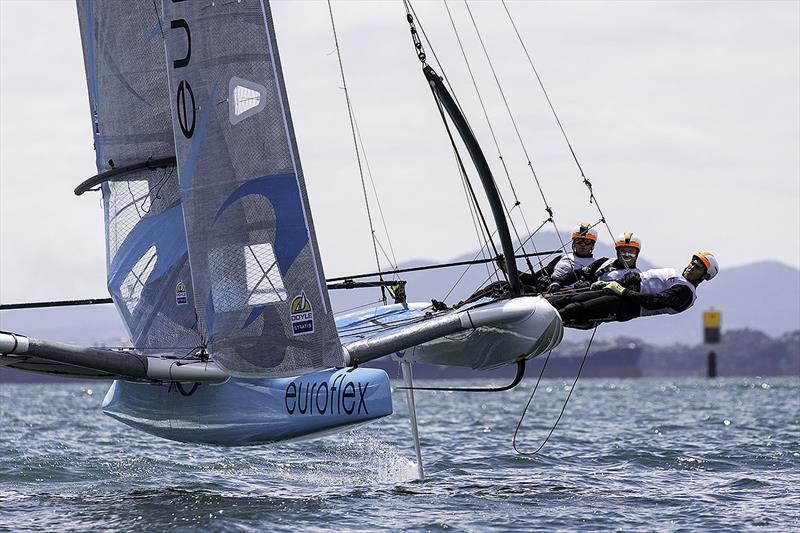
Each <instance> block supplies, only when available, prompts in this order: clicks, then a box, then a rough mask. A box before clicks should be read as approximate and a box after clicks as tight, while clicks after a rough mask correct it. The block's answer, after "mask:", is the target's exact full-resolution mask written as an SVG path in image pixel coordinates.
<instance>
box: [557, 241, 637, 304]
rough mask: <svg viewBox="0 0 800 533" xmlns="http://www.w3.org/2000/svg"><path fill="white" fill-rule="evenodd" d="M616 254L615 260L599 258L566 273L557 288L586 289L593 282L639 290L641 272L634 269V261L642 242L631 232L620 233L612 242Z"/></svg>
mask: <svg viewBox="0 0 800 533" xmlns="http://www.w3.org/2000/svg"><path fill="white" fill-rule="evenodd" d="M614 248H615V249H616V252H617V257H616V258H615V259H610V258H608V257H601V258H600V259H597V260H596V261H594V262H593V263H592V264H590V265H589V266H585V267H583V268H581V269H577V270H574V271H572V272H569V273H567V274H566V275H565V276H563V277H562V278H561V281H560V282H559V283H558V287H556V286H555V285H554V286H553V288H554V289H555V290H558V289H560V288H561V287H562V286H567V285H569V286H570V288H574V289H586V288H589V286H590V285H591V284H592V283H594V282H595V281H618V282H620V284H621V285H622V286H623V287H627V288H629V289H633V290H639V286H640V279H639V274H640V273H641V272H642V271H641V270H640V269H639V268H637V267H636V260H637V259H638V258H639V252H640V251H641V249H642V240H641V239H640V238H639V236H638V235H636V234H635V233H633V232H632V231H626V232H624V233H620V234H619V235H618V236H617V238H616V240H615V241H614Z"/></svg>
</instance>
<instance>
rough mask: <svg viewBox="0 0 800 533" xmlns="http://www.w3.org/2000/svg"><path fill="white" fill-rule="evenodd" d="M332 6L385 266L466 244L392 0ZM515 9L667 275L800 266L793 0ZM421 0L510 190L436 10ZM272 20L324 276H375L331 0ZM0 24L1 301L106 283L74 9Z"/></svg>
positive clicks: (10, 11)
mask: <svg viewBox="0 0 800 533" xmlns="http://www.w3.org/2000/svg"><path fill="white" fill-rule="evenodd" d="M470 5H471V7H472V9H473V13H474V14H475V15H476V19H477V21H478V24H479V27H480V30H481V31H482V34H483V37H484V40H485V41H486V45H487V47H488V50H489V54H490V55H491V57H492V60H493V62H494V64H495V68H496V70H497V73H498V76H499V78H500V81H501V83H502V85H503V89H504V90H505V93H506V96H507V98H508V101H509V104H510V106H511V108H512V111H513V112H514V116H515V119H516V121H517V123H518V125H519V127H520V131H521V135H522V137H523V140H524V141H525V145H526V148H527V149H528V151H529V153H530V154H531V156H532V157H533V162H534V168H535V169H536V171H537V173H538V175H539V176H540V178H541V180H542V185H543V187H544V190H545V193H546V194H547V196H548V199H549V200H550V202H551V204H552V205H553V207H554V210H555V215H556V221H557V222H558V223H559V226H560V227H562V228H564V229H566V228H567V227H569V226H572V225H574V224H575V223H576V222H578V221H580V220H587V221H595V220H597V212H596V211H595V208H594V206H591V205H589V204H588V202H587V199H588V195H587V192H586V190H585V188H584V187H583V185H582V184H581V182H580V177H579V173H578V171H577V169H576V167H575V164H574V162H573V161H572V159H571V156H570V155H569V151H568V149H567V147H566V144H565V143H564V141H563V139H562V138H561V134H560V132H559V130H558V128H557V126H556V124H555V121H554V119H553V117H552V115H551V113H550V110H549V108H548V107H547V103H546V101H545V100H544V98H543V96H542V93H541V90H540V89H539V87H538V85H537V83H536V81H535V78H534V77H533V73H532V72H531V69H530V67H529V65H528V63H527V61H526V59H525V56H524V55H523V52H522V50H521V48H520V46H519V44H518V42H517V41H516V37H515V36H514V34H513V30H512V29H511V27H510V26H509V23H508V19H507V18H506V15H505V12H504V11H503V9H502V5H500V4H499V3H493V2H474V3H471V4H470ZM449 6H450V8H451V11H452V12H453V16H454V18H455V21H456V25H457V27H458V29H459V32H460V34H461V36H462V39H463V40H464V45H465V47H466V49H467V54H468V56H469V59H470V61H471V66H472V67H473V70H474V71H475V74H476V77H477V79H478V84H479V87H480V89H481V92H482V96H483V97H484V100H485V101H486V104H487V108H488V112H489V115H490V119H491V121H492V124H493V126H494V127H495V132H496V134H497V136H498V140H499V143H500V149H501V151H502V155H503V157H504V160H505V161H506V162H507V164H508V168H509V171H510V174H511V176H512V180H513V182H514V186H515V187H516V190H517V193H518V195H519V198H520V200H521V202H522V207H523V209H524V213H525V216H526V219H527V223H528V225H529V226H530V227H531V228H534V227H536V226H538V225H539V223H540V222H541V221H542V220H543V219H544V218H545V213H544V210H543V206H542V202H541V199H540V198H539V195H538V191H537V190H536V188H535V185H534V183H533V181H532V179H531V176H530V172H529V170H528V169H527V167H526V160H525V158H524V156H523V154H522V151H521V149H520V147H519V144H518V141H517V140H516V137H515V134H514V131H513V129H512V128H511V125H510V122H509V119H508V115H507V114H506V111H505V109H504V107H503V106H502V102H501V100H500V98H499V94H498V92H497V88H496V86H495V85H494V81H493V79H492V77H491V74H490V72H489V70H488V67H487V64H486V61H485V59H484V57H483V55H482V52H481V50H480V48H479V45H478V44H477V41H476V37H475V32H474V30H473V29H472V26H471V23H470V21H469V18H468V16H467V14H466V11H465V8H464V4H463V2H450V3H449ZM333 7H334V15H335V17H336V23H337V31H338V34H339V40H340V47H341V52H342V57H343V61H344V64H345V73H346V76H347V81H348V87H349V89H350V95H351V98H352V100H353V104H354V107H355V112H356V116H357V119H358V121H359V124H360V127H361V133H362V137H363V139H364V144H365V148H366V156H367V158H368V161H369V165H370V168H371V170H372V174H373V176H374V180H375V184H376V187H377V190H378V192H379V193H380V195H381V200H382V205H383V210H384V214H385V218H386V222H387V225H388V228H389V233H390V236H391V239H392V243H393V246H394V250H395V252H396V254H397V258H398V260H400V261H408V260H414V259H426V260H447V259H450V258H452V257H455V256H458V255H461V254H463V253H465V252H467V251H469V250H474V249H475V248H476V247H477V244H476V238H475V233H474V231H473V229H472V223H471V221H470V219H469V216H468V212H467V207H466V203H465V200H464V194H463V192H462V190H461V185H460V182H459V180H458V175H457V172H456V167H455V165H454V161H453V155H452V151H451V150H450V148H449V146H448V144H447V140H446V136H445V133H444V131H443V129H442V126H441V122H440V119H439V117H438V113H437V111H436V109H435V107H434V104H433V101H432V98H431V96H430V91H429V90H428V88H427V86H426V84H425V82H424V79H423V77H422V74H421V72H420V66H419V62H418V61H417V59H416V56H415V55H414V53H413V48H412V46H411V42H410V37H409V34H408V27H407V24H406V22H405V12H404V10H403V7H402V4H401V2H399V1H397V2H381V3H367V2H357V3H352V2H335V3H334V6H333ZM509 7H510V10H511V12H512V14H513V15H514V17H515V20H516V22H517V25H518V27H519V28H520V31H521V33H522V35H523V38H524V39H525V41H526V44H527V45H528V49H529V51H530V52H531V54H532V56H533V59H534V62H535V64H536V67H537V69H538V70H539V73H540V74H541V76H542V78H543V80H544V82H545V86H546V88H547V89H548V92H549V94H550V96H551V98H552V100H553V102H554V104H555V106H556V110H557V111H558V112H559V114H560V118H561V120H562V122H563V124H564V126H565V128H566V131H567V134H568V135H569V136H570V139H571V141H572V145H573V147H574V149H575V151H576V153H577V155H578V158H579V160H580V162H581V164H582V166H583V168H584V170H585V172H586V174H587V176H588V178H589V179H590V180H591V181H592V182H593V184H594V187H595V192H596V194H597V197H598V198H599V200H600V205H601V206H602V207H603V209H604V211H605V213H606V215H607V217H608V220H609V223H610V224H611V227H612V229H613V230H614V232H620V231H623V230H633V231H636V232H637V233H639V235H640V236H641V237H642V239H643V241H644V245H643V255H645V256H646V257H647V258H648V259H649V260H650V261H652V262H654V263H656V264H658V265H663V266H677V265H681V264H683V263H685V262H686V260H687V258H688V255H689V254H690V253H691V252H692V251H695V250H698V249H710V250H713V251H715V252H716V253H717V256H718V259H719V261H720V263H721V265H722V268H723V269H724V268H728V267H731V266H736V265H743V264H747V263H752V262H755V261H760V260H776V261H781V262H783V263H786V264H789V265H792V266H795V267H798V266H800V238H798V229H799V228H800V148H799V147H800V3H799V2H797V1H785V2H764V1H759V2H731V3H728V2H688V3H682V2H597V1H593V2H509ZM415 8H416V9H417V12H418V15H419V16H420V18H421V20H422V24H423V26H424V28H425V30H426V31H427V32H428V34H429V36H430V37H431V39H432V41H433V45H434V47H435V50H436V52H437V54H438V55H439V58H440V60H441V61H442V63H443V65H444V69H445V71H446V73H447V75H448V77H449V79H450V81H451V83H452V84H453V85H454V86H455V89H456V91H457V96H458V98H459V100H460V101H461V104H462V105H463V106H464V108H465V109H466V111H467V114H468V117H469V120H470V122H471V124H472V126H473V128H474V129H475V130H476V133H477V134H478V136H479V138H480V140H481V142H482V145H483V147H484V150H485V152H486V154H487V157H488V158H489V160H490V164H491V165H492V166H493V169H494V171H495V176H496V178H497V181H498V182H499V183H500V185H501V188H502V189H503V193H504V194H505V195H506V197H507V198H510V196H511V193H510V192H509V189H508V184H507V180H506V178H505V173H504V172H503V171H502V167H501V166H500V165H499V159H498V153H497V149H496V148H495V146H494V143H493V141H492V139H491V136H490V135H489V132H488V129H487V126H486V120H485V119H484V117H483V114H482V112H481V110H480V107H479V106H478V101H477V97H476V95H475V91H474V89H473V88H472V85H471V82H470V81H469V77H468V73H467V69H466V67H465V64H464V61H463V59H462V57H461V54H460V52H459V50H458V47H457V43H456V40H455V36H454V33H453V30H452V27H451V26H450V22H449V20H448V18H447V12H446V11H445V8H444V4H442V3H441V2H417V3H416V4H415ZM273 11H274V16H275V20H276V25H277V33H278V44H279V47H280V50H281V55H282V58H283V63H284V70H285V75H286V79H287V86H288V91H289V99H290V105H291V109H292V114H293V117H294V125H295V129H296V132H297V136H298V141H299V145H300V146H299V148H300V157H301V160H302V164H303V167H304V171H305V176H306V182H307V184H308V188H309V195H310V199H311V207H312V211H313V216H314V220H315V223H316V226H317V230H318V232H317V233H318V237H319V242H320V247H321V253H322V260H323V264H324V267H325V270H326V274H327V275H328V276H329V277H332V276H339V275H344V274H353V273H356V272H364V271H371V270H372V269H373V268H374V258H373V257H372V250H371V244H370V241H369V233H368V230H367V229H366V216H365V213H364V207H363V200H362V193H361V185H360V182H359V177H358V171H357V166H356V163H355V157H354V153H353V146H352V141H351V136H350V129H349V123H348V120H347V115H346V109H345V103H344V97H343V92H342V90H341V89H340V86H341V82H340V80H339V77H338V64H337V60H336V54H335V53H333V52H334V45H333V36H332V32H331V28H330V20H329V15H328V11H327V5H326V4H325V3H324V2H275V3H273ZM0 24H1V25H2V26H0V32H1V33H0V70H1V75H2V79H1V80H0V83H1V87H0V95H1V96H0V100H1V104H2V107H0V301H2V302H4V303H5V302H16V301H30V300H41V299H66V298H81V297H100V296H103V295H105V294H106V290H105V265H104V245H103V231H102V211H101V204H100V200H99V196H97V195H96V194H95V195H92V194H86V195H84V196H82V197H76V196H74V195H73V193H72V190H73V188H74V187H75V186H76V185H77V184H78V183H79V182H81V181H83V180H84V179H85V178H87V177H89V176H91V175H93V174H95V173H96V169H95V168H94V154H93V152H92V136H91V128H90V121H89V111H88V103H87V100H88V98H87V92H86V81H85V77H84V69H83V62H82V56H81V45H80V36H79V32H78V21H77V15H76V9H75V5H74V3H72V2H45V1H36V2H14V1H8V0H0ZM374 208H375V207H373V209H374ZM376 218H379V217H378V216H377V215H376ZM515 222H516V223H517V225H518V226H519V227H520V228H521V227H522V226H523V222H522V220H521V219H519V218H515ZM380 233H381V235H383V231H382V230H381V231H380ZM602 236H603V237H605V238H606V239H607V238H608V236H607V235H602ZM382 238H383V244H384V246H387V245H388V243H387V242H386V239H385V237H382Z"/></svg>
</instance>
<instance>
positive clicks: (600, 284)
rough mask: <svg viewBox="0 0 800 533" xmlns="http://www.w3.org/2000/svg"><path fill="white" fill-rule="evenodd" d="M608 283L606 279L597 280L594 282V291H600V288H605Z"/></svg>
mask: <svg viewBox="0 0 800 533" xmlns="http://www.w3.org/2000/svg"><path fill="white" fill-rule="evenodd" d="M606 285H607V282H605V281H595V282H594V283H592V287H591V289H592V290H593V291H600V290H603V289H605V288H606Z"/></svg>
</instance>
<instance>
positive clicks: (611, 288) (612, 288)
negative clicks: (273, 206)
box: [603, 281, 627, 296]
mask: <svg viewBox="0 0 800 533" xmlns="http://www.w3.org/2000/svg"><path fill="white" fill-rule="evenodd" d="M603 290H604V291H607V292H613V293H614V294H616V295H617V296H622V295H623V294H625V291H626V290H627V289H626V288H625V287H623V286H622V285H620V284H619V283H617V282H616V281H612V282H611V283H608V284H606V286H605V287H604V288H603Z"/></svg>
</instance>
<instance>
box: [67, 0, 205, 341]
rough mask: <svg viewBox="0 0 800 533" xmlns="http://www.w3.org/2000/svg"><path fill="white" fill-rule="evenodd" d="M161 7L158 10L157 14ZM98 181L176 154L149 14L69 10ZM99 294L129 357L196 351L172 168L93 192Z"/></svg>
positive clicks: (94, 6)
mask: <svg viewBox="0 0 800 533" xmlns="http://www.w3.org/2000/svg"><path fill="white" fill-rule="evenodd" d="M159 8H160V7H159ZM78 18H79V20H80V30H81V39H82V42H83V53H84V62H85V67H86V79H87V85H88V89H89V104H90V110H91V114H92V130H93V134H94V144H95V150H96V156H97V171H98V173H102V172H106V171H109V170H111V169H112V168H115V167H116V168H120V167H124V166H128V165H132V164H136V163H141V162H144V161H148V160H150V159H153V160H155V159H162V158H168V157H173V156H174V154H175V147H174V140H173V135H172V121H171V117H170V107H169V93H168V91H167V75H166V70H165V65H166V62H165V58H164V42H163V38H162V36H161V32H160V25H159V18H158V13H157V12H156V6H155V5H154V4H153V3H152V2H150V1H149V0H140V1H138V2H136V5H133V2H93V1H91V0H79V1H78ZM102 193H103V207H104V210H105V230H106V263H107V272H108V278H107V282H108V289H109V292H110V293H111V296H112V298H113V299H114V302H115V304H116V306H117V309H118V310H119V313H120V315H121V316H122V318H123V321H124V322H125V324H126V326H127V328H128V331H129V332H130V336H131V341H132V342H133V345H134V346H135V347H137V348H153V349H158V350H161V351H167V350H169V351H171V350H176V349H180V350H183V349H191V348H193V347H196V346H198V345H199V344H200V343H201V339H200V334H199V329H198V328H197V315H196V313H195V308H194V299H193V290H192V283H191V281H192V280H191V273H190V269H189V263H188V255H187V249H186V237H185V229H184V224H183V211H182V208H181V201H180V196H179V189H178V179H177V173H176V172H175V169H174V168H172V169H169V168H168V169H159V170H148V169H141V170H137V171H133V172H129V173H124V174H122V175H119V176H116V177H115V178H114V180H113V181H109V182H107V183H104V184H103V185H102Z"/></svg>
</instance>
